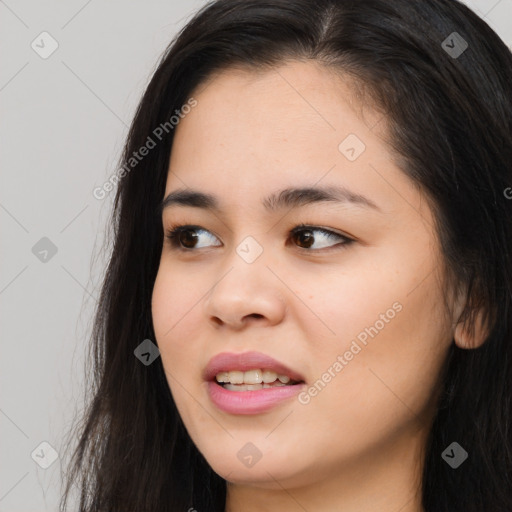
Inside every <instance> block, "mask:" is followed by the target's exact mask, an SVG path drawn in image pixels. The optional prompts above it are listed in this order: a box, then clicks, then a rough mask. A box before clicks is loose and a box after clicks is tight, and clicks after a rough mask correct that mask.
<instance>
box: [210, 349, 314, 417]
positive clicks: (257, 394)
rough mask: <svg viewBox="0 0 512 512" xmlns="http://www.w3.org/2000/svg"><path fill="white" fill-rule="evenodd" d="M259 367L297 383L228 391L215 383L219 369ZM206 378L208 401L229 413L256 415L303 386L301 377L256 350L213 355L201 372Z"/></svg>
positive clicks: (293, 394)
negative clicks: (254, 389)
mask: <svg viewBox="0 0 512 512" xmlns="http://www.w3.org/2000/svg"><path fill="white" fill-rule="evenodd" d="M255 368H261V369H265V370H273V371H275V372H276V373H278V374H282V375H288V376H289V377H290V378H291V379H292V380H294V381H299V382H300V383H299V384H294V385H290V386H279V387H273V388H266V389H260V390H257V391H229V390H227V389H224V388H223V387H222V386H220V385H219V384H217V382H216V380H215V376H216V375H217V374H218V373H219V372H223V371H231V370H240V371H246V370H252V369H255ZM203 378H204V379H205V380H206V381H208V395H209V397H210V400H211V401H212V402H213V403H214V404H215V405H216V406H217V407H218V408H219V409H221V410H222V411H225V412H228V413H230V414H259V413H262V412H265V411H267V410H269V409H271V408H272V407H274V406H276V405H277V404H278V403H280V402H282V401H283V400H286V399H288V398H291V397H293V396H295V395H297V394H298V393H299V392H300V391H301V390H302V389H303V388H304V386H305V384H304V378H303V377H302V375H300V374H299V373H297V372H296V371H294V370H292V369H290V368H288V367H287V366H285V365H284V364H282V363H280V362H279V361H276V360H275V359H273V358H271V357H269V356H266V355H265V354H261V353H259V352H243V353H240V354H235V353H229V352H223V353H221V354H217V355H216V356H215V357H213V358H212V359H211V360H210V362H209V363H208V365H207V366H206V368H205V370H204V372H203Z"/></svg>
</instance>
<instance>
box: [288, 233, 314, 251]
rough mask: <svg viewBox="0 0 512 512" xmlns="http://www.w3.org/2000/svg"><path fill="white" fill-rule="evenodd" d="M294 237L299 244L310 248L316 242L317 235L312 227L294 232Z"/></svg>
mask: <svg viewBox="0 0 512 512" xmlns="http://www.w3.org/2000/svg"><path fill="white" fill-rule="evenodd" d="M293 237H294V238H295V240H296V242H297V245H299V246H300V247H302V248H304V249H309V248H310V247H311V246H312V245H313V244H314V243H315V237H314V236H313V233H312V230H310V229H308V230H306V229H303V230H302V231H297V232H295V233H293V235H292V238H293Z"/></svg>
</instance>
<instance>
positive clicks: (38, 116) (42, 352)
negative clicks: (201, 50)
mask: <svg viewBox="0 0 512 512" xmlns="http://www.w3.org/2000/svg"><path fill="white" fill-rule="evenodd" d="M466 3H468V5H470V7H472V8H473V9H474V10H475V11H476V12H477V13H478V14H479V15H480V16H481V17H484V18H485V20H486V21H487V22H488V23H489V24H490V25H491V26H492V28H493V29H494V30H495V31H496V32H498V34H499V35H500V36H501V37H502V38H503V39H504V41H505V42H506V43H507V44H508V45H509V46H511V47H512V0H472V1H468V2H466ZM202 4H203V2H200V1H198V0H195V1H188V2H185V1H183V0H181V1H163V0H162V1H155V0H153V1H149V2H143V1H141V0H139V1H132V2H127V1H124V2H122V1H121V0H111V1H109V2H105V1H100V0H89V1H84V0H76V1H75V0H74V1H68V2H57V1H42V2H36V1H29V2H19V1H18V2H16V1H15V0H7V1H6V2H4V1H1V0H0V40H1V44H2V66H1V69H0V109H1V111H0V119H1V123H0V136H1V139H2V145H1V150H0V162H1V168H2V174H1V179H2V182H1V187H0V222H1V226H2V227H1V229H2V238H3V241H2V246H1V261H2V264H1V266H0V304H1V311H2V321H1V324H0V325H1V341H2V357H1V358H0V365H1V366H0V378H1V383H0V385H1V387H0V390H1V392H0V393H1V394H0V432H1V436H0V439H1V445H0V450H1V452H0V460H1V464H0V512H32V511H34V512H41V511H47V510H48V511H57V510H58V501H59V496H60V492H61V473H60V472H61V470H62V469H64V468H65V460H66V459H64V458H63V456H64V453H63V450H62V448H63V443H64V440H65V438H64V437H63V435H64V434H65V433H66V432H67V430H66V429H67V428H68V427H69V425H70V422H71V421H72V420H73V416H74V414H75V412H76V409H77V407H78V408H79V407H80V406H81V404H82V390H83V368H84V367H83V364H84V357H85V353H86V352H85V350H86V348H85V347H86V341H87V336H88V334H89V332H90V327H91V320H92V314H93V311H94V306H95V305H96V299H97V297H98V296H99V286H100V279H101V276H102V272H103V270H104V266H105V254H104V251H103V250H102V247H103V244H104V242H105V230H104V225H105V222H106V220H107V217H108V215H109V212H110V208H111V206H112V200H113V196H114V193H113V192H111V193H110V194H108V195H107V197H106V198H105V199H103V200H98V199H96V198H95V197H94V196H93V190H94V188H95V187H98V186H101V185H102V184H103V183H104V182H105V181H106V180H107V179H108V178H109V177H110V176H111V174H112V173H113V172H114V171H115V170H116V163H117V160H118V157H119V154H120V151H121V148H122V144H123V141H124V137H125V136H126V133H127V127H128V125H129V123H130V120H131V117H132V115H133V113H134V111H135V107H136V105H137V102H138V100H139V98H140V95H141V93H142V91H143V90H144V87H145V85H146V84H147V83H148V80H149V78H150V76H151V73H152V71H153V70H154V67H155V64H156V62H157V59H158V57H159V56H160V54H161V53H162V52H163V50H164V48H165V47H166V46H167V44H168V43H169V41H170V40H171V38H172V37H173V36H174V34H175V33H176V32H177V31H178V30H179V28H181V27H182V26H183V25H184V24H185V23H186V21H187V19H189V17H190V16H191V15H192V14H193V13H194V12H195V11H196V9H197V8H198V7H200V6H201V5H202ZM45 31H46V32H48V33H49V34H50V36H51V38H50V37H49V36H40V34H41V33H42V32H45ZM447 35H448V34H447ZM52 39H53V40H54V41H56V42H57V43H58V48H57V49H56V50H55V51H54V53H52V54H51V55H50V56H47V58H42V56H45V57H46V54H47V53H49V51H50V50H51V49H52V44H54V45H55V44H56V43H54V42H53V41H52ZM33 42H34V43H33ZM32 44H34V46H35V48H34V49H33V48H32V46H31V45H32ZM41 55H42V56H41ZM44 237H46V238H47V239H49V240H50V241H51V244H53V246H54V247H56V250H57V252H56V253H55V254H52V252H51V249H50V250H49V247H48V242H47V241H45V240H43V241H40V240H41V239H42V238H44ZM36 244H37V245H36ZM34 246H35V249H33V248H34ZM45 250H49V252H48V253H45V252H44V251H45ZM44 442H46V443H49V445H51V447H53V449H54V450H55V451H56V452H57V454H59V452H60V453H62V456H61V457H60V458H56V460H55V461H54V462H53V463H52V464H51V465H49V467H48V468H47V469H44V468H43V467H42V466H44V465H45V464H49V463H51V462H52V458H51V457H52V449H51V448H50V447H49V446H48V445H46V444H43V445H41V443H44Z"/></svg>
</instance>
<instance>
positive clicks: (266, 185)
mask: <svg viewBox="0 0 512 512" xmlns="http://www.w3.org/2000/svg"><path fill="white" fill-rule="evenodd" d="M191 96H192V97H193V98H194V99H195V100H196V101H197V105H196V106H195V107H194V108H193V109H191V111H190V112H189V113H187V114H186V115H184V116H183V118H182V119H181V120H180V122H179V124H178V126H177V128H176V131H175V134H174V142H173V148H172V153H171V157H170V162H169V174H168V179H167V184H166V195H167V194H169V192H171V191H174V190H176V189H179V188H184V187H191V188H194V189H199V190H201V189H202V190H205V189H208V190H210V191H212V192H214V193H215V194H216V195H226V193H227V192H228V191H229V196H230V198H232V199H233V200H234V201H236V199H237V197H238V196H239V197H244V196H246V195H247V194H249V193H251V192H252V195H255V196H259V197H261V198H263V197H267V196H269V195H270V193H271V192H273V191H274V190H278V189H280V190H284V189H287V188H290V186H291V185H300V186H312V185H314V184H319V185H325V186H344V187H347V188H349V189H350V190H351V191H353V192H354V193H360V194H361V195H362V191H363V190H365V191H367V192H368V195H371V193H372V188H375V187H379V186H380V188H382V185H383V181H382V178H379V177H378V174H377V173H376V171H375V169H384V168H386V170H387V172H394V173H395V174H396V173H397V172H399V171H398V169H396V166H394V165H393V162H392V161H391V158H390V154H389V151H388V148H387V146H386V144H385V143H384V141H383V138H382V129H383V127H384V125H385V122H382V120H383V119H382V115H381V114H379V113H377V112H376V111H375V110H373V109H371V108H369V107H368V106H365V105H361V104H360V103H359V102H358V101H357V100H356V97H355V94H354V90H353V87H352V86H351V85H349V83H348V82H345V81H344V80H343V79H342V78H341V77H340V76H339V75H335V74H334V73H333V72H331V71H329V70H327V69H325V68H323V67H322V66H320V65H318V64H316V63H314V62H312V61H309V62H291V63H287V64H284V65H282V66H280V67H277V68H273V69H268V70H265V71H258V72H256V71H254V70H242V69H228V70H225V71H223V72H220V73H218V74H216V75H214V76H213V77H212V78H211V79H210V80H208V82H206V83H205V84H202V85H201V86H199V87H198V88H197V89H196V90H195V91H194V92H193V93H192V94H191ZM384 121H385V120H384ZM372 167H373V168H372ZM393 167H395V168H394V169H392V168H393ZM372 183H373V185H372ZM240 205H243V201H241V202H240Z"/></svg>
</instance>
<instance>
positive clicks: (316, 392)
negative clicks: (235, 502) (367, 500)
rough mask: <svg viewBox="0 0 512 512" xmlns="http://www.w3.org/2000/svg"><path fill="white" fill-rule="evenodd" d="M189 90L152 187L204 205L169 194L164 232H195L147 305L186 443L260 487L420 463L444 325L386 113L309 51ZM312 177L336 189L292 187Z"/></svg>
mask: <svg viewBox="0 0 512 512" xmlns="http://www.w3.org/2000/svg"><path fill="white" fill-rule="evenodd" d="M192 96H193V97H194V98H195V100H196V101H197V105H196V106H195V107H194V108H193V109H192V110H191V111H190V112H189V113H188V114H187V115H186V116H184V118H183V119H181V121H180V122H179V125H178V127H177V128H176V133H175V139H174V143H173V149H172V155H171V158H170V165H169V173H168V177H167V183H166V188H165V197H167V196H168V195H169V194H171V193H173V192H176V191H179V192H184V191H186V192H187V193H189V192H192V191H194V192H199V193H202V194H208V195H209V196H213V199H214V201H212V204H210V205H209V206H210V207H209V208H206V206H207V204H206V202H205V201H202V202H198V201H197V200H196V201H195V202H194V201H192V199H193V198H192V197H191V196H190V195H189V196H188V197H185V196H181V199H179V200H175V201H169V202H168V203H169V204H168V206H167V207H166V208H165V209H164V211H163V227H164V231H165V232H166V233H167V232H168V231H171V230H172V229H173V228H174V227H176V226H186V225H188V226H194V227H193V228H192V227H189V228H188V230H185V231H183V232H182V233H181V235H176V236H175V237H174V239H172V240H173V242H172V241H171V239H170V238H167V237H165V241H164V246H163V250H162V255H161V260H160V266H159V270H158V275H157V278H156V282H155V286H154V292H153V299H152V300H153V302H152V314H153V324H154V328H155V334H156V342H157V344H158V346H159V349H160V354H161V358H162V364H163V366H164V369H165V372H166V376H167V380H168V383H169V386H170V390H171V393H172V396H173V399H174V400H175V402H176V405H177V408H178V410H179V413H180V415H181V417H182V419H183V421H184V424H185V426H186V428H187V431H188V433H189V435H190V436H191V438H192V440H193V441H194V443H195V444H196V445H197V447H198V449H199V450H200V451H201V452H202V454H203V455H204V456H205V458H206V459H207V461H208V463H209V464H210V465H211V467H212V468H213V469H214V470H215V471H216V472H217V473H218V474H220V475H221V476H222V477H224V478H226V480H228V481H229V482H232V483H237V484H247V485H257V486H260V487H268V488H273V487H275V486H276V485H277V484H276V483H275V481H276V480H277V481H279V482H280V485H285V484H286V485H305V484H306V483H308V484H311V483H313V482H315V481H320V480H322V479H327V478H329V475H335V474H337V475H341V474H343V471H344V470H346V469H347V468H354V467H360V468H361V470H362V471H366V469H367V468H369V467H371V466H374V465H379V464H380V465H382V466H385V465H386V464H387V465H390V464H393V463H394V462H393V461H396V463H397V464H399V463H400V457H402V460H403V456H404V453H408V454H409V456H410V457H418V458H419V457H420V448H419V447H420V446H421V445H422V443H423V441H424V439H425V436H426V434H427V433H428V430H429V426H430V425H429V418H430V416H431V412H432V400H433V396H434V390H435V387H436V383H437V379H438V376H439V373H440V368H441V366H442V364H443V362H444V360H445V357H446V354H447V350H448V348H449V345H450V343H451V341H452V335H453V330H452V327H451V319H450V318H449V315H447V314H446V311H445V307H446V306H445V303H444V300H443V294H444V291H443V286H442V284H441V283H442V279H441V278H442V274H441V273H440V268H441V261H442V257H441V254H440V248H439V244H438V240H437V237H436V234H435V231H434V229H433V214H432V211H431V210H430V209H429V207H428V203H427V201H426V199H425V197H424V196H422V195H421V193H420V192H419V190H418V189H417V187H415V186H414V185H413V183H412V182H411V181H410V180H409V179H408V178H407V177H406V176H405V174H404V173H403V172H402V171H401V170H400V169H399V168H398V167H397V165H396V164H395V163H394V161H393V160H392V156H391V153H390V150H389V147H388V146H387V144H386V143H385V142H384V137H383V134H384V129H385V125H386V121H385V119H384V118H383V117H382V116H381V115H380V114H378V113H377V112H376V111H373V110H371V109H369V108H365V109H362V108H361V107H360V105H359V103H358V101H356V99H355V98H354V95H353V94H352V89H351V88H350V87H349V85H348V83H347V82H346V81H344V80H343V79H342V78H340V77H339V76H336V75H334V74H332V73H331V72H329V71H327V70H326V69H324V68H322V67H320V66H319V65H317V64H314V63H311V62H309V63H299V62H289V63H286V64H283V65H282V66H280V67H279V68H276V69H274V70H269V71H265V72H261V71H260V72H257V73H256V72H251V71H241V70H238V71H236V70H229V71H225V72H223V73H221V74H219V75H217V76H216V77H215V78H214V79H213V80H211V82H210V83H209V84H208V86H207V87H206V88H205V87H203V88H202V89H201V88H200V89H199V90H198V91H197V92H196V93H195V94H193V95H192ZM320 188H321V189H322V190H323V191H324V193H325V191H326V190H327V189H330V192H331V193H332V194H333V196H334V197H332V198H331V199H330V200H327V199H326V198H325V196H324V197H323V199H322V194H321V192H319V191H317V192H316V193H314V194H313V193H312V192H311V191H309V193H303V194H302V195H301V194H297V193H293V191H292V190H293V189H320ZM283 190H287V191H288V193H283V194H281V191H283ZM271 196H272V198H273V200H270V199H269V198H270V197H271ZM213 203H215V204H213ZM214 206H215V208H214ZM301 224H303V225H305V226H303V227H300V225H301ZM439 276H441V278H440V277H439ZM255 352H256V353H257V354H256V355H255V354H254V353H255ZM249 353H251V354H249ZM219 354H220V355H221V356H220V358H219V357H216V356H219ZM267 356H268V357H269V358H272V360H273V361H274V362H272V360H269V359H267V358H266V357H267ZM212 358H215V359H213V361H212ZM250 370H260V371H259V372H258V371H256V372H253V371H250ZM264 370H267V372H264ZM269 371H270V372H271V371H275V373H276V374H281V375H282V376H283V378H282V379H281V380H283V381H285V382H281V381H280V379H279V378H278V379H277V381H276V376H275V374H272V373H270V372H269ZM226 372H234V373H226ZM240 372H247V373H240ZM216 374H221V376H220V379H221V380H228V381H230V383H231V384H228V385H227V386H226V384H224V385H222V386H221V385H220V384H218V383H216V379H215V375H216ZM265 376H266V377H267V378H266V380H267V381H269V382H263V383H261V384H260V382H261V378H262V377H265ZM286 377H289V378H290V379H291V380H290V381H289V382H288V383H286V380H287V379H286ZM242 378H244V379H246V380H244V383H245V384H237V382H240V380H241V379H242ZM237 379H238V380H237ZM251 379H252V380H251ZM250 382H255V383H256V384H253V385H254V386H255V387H254V388H250V387H246V385H247V383H250ZM278 382H281V384H286V385H280V384H278ZM295 382H297V383H295ZM264 384H267V385H269V387H263V385H264ZM411 453H412V455H411Z"/></svg>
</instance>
